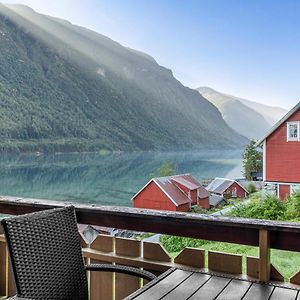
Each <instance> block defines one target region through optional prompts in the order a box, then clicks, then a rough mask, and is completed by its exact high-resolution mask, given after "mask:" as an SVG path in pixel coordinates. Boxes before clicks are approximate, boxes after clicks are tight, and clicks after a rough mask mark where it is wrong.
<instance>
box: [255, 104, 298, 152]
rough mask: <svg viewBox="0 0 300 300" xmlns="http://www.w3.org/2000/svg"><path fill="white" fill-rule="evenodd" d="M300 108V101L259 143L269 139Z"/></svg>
mask: <svg viewBox="0 0 300 300" xmlns="http://www.w3.org/2000/svg"><path fill="white" fill-rule="evenodd" d="M298 109H300V102H299V103H298V104H297V105H295V106H294V108H292V109H291V110H290V111H289V112H288V113H287V114H286V115H285V116H284V117H282V118H281V119H280V120H279V121H278V122H277V123H276V124H275V125H274V126H273V127H272V128H271V129H270V130H269V131H268V132H267V133H266V134H265V135H264V136H263V137H262V138H261V139H260V140H259V141H258V142H257V143H256V146H260V145H261V144H262V143H263V142H264V140H265V139H267V138H268V137H269V136H270V135H271V134H272V133H273V132H274V131H275V130H276V129H277V128H278V127H279V126H280V125H282V124H283V123H284V122H285V121H287V120H288V119H289V118H290V117H291V116H292V115H293V114H294V113H295V112H296V111H297V110H298Z"/></svg>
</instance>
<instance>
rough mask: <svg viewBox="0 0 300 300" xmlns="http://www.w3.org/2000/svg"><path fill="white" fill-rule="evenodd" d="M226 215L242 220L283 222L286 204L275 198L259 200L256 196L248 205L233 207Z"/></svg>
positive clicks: (270, 196) (269, 197)
mask: <svg viewBox="0 0 300 300" xmlns="http://www.w3.org/2000/svg"><path fill="white" fill-rule="evenodd" d="M228 215H230V216H234V217H242V218H255V219H267V220H285V219H286V204H285V203H283V202H281V201H280V199H279V198H278V197H276V196H273V195H267V196H266V197H265V199H261V196H260V194H258V195H255V196H254V197H253V198H252V200H251V202H250V203H246V204H241V205H239V206H237V207H235V208H234V209H233V210H232V211H230V212H229V213H228Z"/></svg>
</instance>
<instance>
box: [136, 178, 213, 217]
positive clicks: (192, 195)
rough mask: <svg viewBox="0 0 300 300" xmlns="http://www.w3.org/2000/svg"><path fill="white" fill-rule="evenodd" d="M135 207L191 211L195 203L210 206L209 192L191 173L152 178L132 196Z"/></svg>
mask: <svg viewBox="0 0 300 300" xmlns="http://www.w3.org/2000/svg"><path fill="white" fill-rule="evenodd" d="M132 200H133V202H134V207H137V208H148V209H158V210H172V211H184V212H187V211H190V210H191V207H192V206H193V205H196V204H198V205H201V207H203V208H209V194H208V192H207V191H206V189H205V188H204V187H203V186H202V185H201V183H200V182H199V181H198V180H196V179H195V178H194V177H193V176H191V175H190V174H183V175H175V176H168V177H159V178H152V179H151V180H150V181H149V182H148V183H147V184H146V185H145V186H144V187H143V188H142V189H141V190H140V191H139V192H137V194H135V196H134V197H133V198H132Z"/></svg>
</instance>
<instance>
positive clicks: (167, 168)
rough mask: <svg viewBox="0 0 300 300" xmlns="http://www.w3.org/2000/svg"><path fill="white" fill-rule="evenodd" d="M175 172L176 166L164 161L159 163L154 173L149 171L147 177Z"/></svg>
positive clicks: (163, 175)
mask: <svg viewBox="0 0 300 300" xmlns="http://www.w3.org/2000/svg"><path fill="white" fill-rule="evenodd" d="M175 174H176V166H175V165H174V164H173V163H172V162H165V163H163V164H161V165H160V166H159V167H158V169H157V171H156V172H155V173H150V174H149V177H150V178H154V177H165V176H172V175H175Z"/></svg>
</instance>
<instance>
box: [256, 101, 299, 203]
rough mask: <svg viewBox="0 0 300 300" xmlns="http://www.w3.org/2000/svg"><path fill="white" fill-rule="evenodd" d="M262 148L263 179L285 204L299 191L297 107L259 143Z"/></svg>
mask: <svg viewBox="0 0 300 300" xmlns="http://www.w3.org/2000/svg"><path fill="white" fill-rule="evenodd" d="M258 145H263V157H264V158H263V179H264V181H265V182H266V183H268V184H273V185H275V190H276V192H277V195H278V196H279V197H280V199H282V200H284V199H285V198H286V196H287V195H290V194H291V193H293V192H294V191H296V190H299V189H300V103H298V104H297V105H296V106H295V107H294V108H293V109H292V110H291V111H289V112H288V113H287V114H286V115H285V116H284V117H283V118H282V119H281V120H280V121H279V122H277V123H276V124H275V125H274V126H273V127H272V128H271V130H270V131H269V132H268V133H267V134H266V135H265V136H264V137H263V138H262V139H261V140H260V141H259V142H258Z"/></svg>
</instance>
